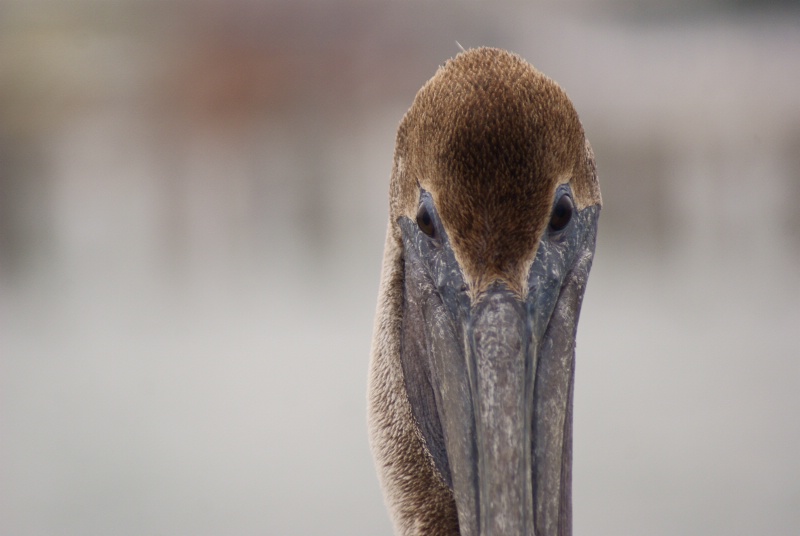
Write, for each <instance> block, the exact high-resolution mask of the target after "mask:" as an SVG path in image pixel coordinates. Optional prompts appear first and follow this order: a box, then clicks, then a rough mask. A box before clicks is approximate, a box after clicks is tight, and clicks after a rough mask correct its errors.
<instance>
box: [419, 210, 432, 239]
mask: <svg viewBox="0 0 800 536" xmlns="http://www.w3.org/2000/svg"><path fill="white" fill-rule="evenodd" d="M417 225H419V229H420V231H422V232H423V233H425V234H426V235H428V236H430V237H433V235H434V234H435V229H434V227H433V218H431V215H430V213H429V212H428V209H427V208H426V207H425V205H420V207H419V210H418V211H417Z"/></svg>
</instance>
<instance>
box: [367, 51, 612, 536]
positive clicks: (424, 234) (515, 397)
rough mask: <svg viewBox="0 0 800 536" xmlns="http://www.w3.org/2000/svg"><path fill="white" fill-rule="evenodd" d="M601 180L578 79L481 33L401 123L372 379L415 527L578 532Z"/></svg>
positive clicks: (399, 507) (422, 531) (394, 471)
mask: <svg viewBox="0 0 800 536" xmlns="http://www.w3.org/2000/svg"><path fill="white" fill-rule="evenodd" d="M600 205H601V198H600V190H599V186H598V182H597V176H596V172H595V164H594V156H593V154H592V150H591V148H590V146H589V143H588V142H587V141H586V137H585V135H584V132H583V127H582V126H581V123H580V121H579V119H578V114H577V113H576V112H575V109H574V108H573V106H572V103H571V102H570V100H569V99H568V98H567V95H566V94H565V93H564V91H563V90H562V89H561V88H560V87H559V86H558V85H557V84H556V83H555V82H553V81H552V80H550V79H549V78H547V77H546V76H544V75H543V74H541V73H540V72H539V71H537V70H536V69H534V68H533V67H532V66H531V65H530V64H528V63H526V62H525V61H524V60H523V59H521V58H520V57H518V56H516V55H513V54H510V53H508V52H505V51H502V50H497V49H489V48H480V49H473V50H468V51H466V52H463V53H461V54H459V55H458V56H456V57H455V58H454V59H452V60H450V61H448V62H447V63H446V64H445V65H443V66H442V67H440V68H439V70H438V71H437V72H436V74H435V75H434V77H433V78H431V79H430V80H429V81H428V82H427V83H426V84H425V86H423V88H422V89H421V90H420V91H419V93H417V96H416V98H415V99H414V103H413V104H412V106H411V108H410V109H409V110H408V112H407V113H406V115H405V117H404V118H403V120H402V122H401V124H400V127H399V129H398V133H397V145H396V149H395V156H394V166H393V169H392V178H391V186H390V206H389V226H388V231H387V236H386V249H385V253H384V261H383V275H382V279H381V289H380V296H379V302H378V312H377V315H376V320H375V334H374V339H373V348H372V359H371V364H370V385H369V425H370V441H371V446H372V450H373V454H374V457H375V460H376V466H377V469H378V473H379V478H380V481H381V484H382V487H383V490H384V496H385V499H386V502H387V505H388V507H389V510H390V512H391V515H392V519H393V522H394V525H395V529H396V532H397V534H403V535H417V534H419V535H433V534H442V535H445V534H447V535H451V534H452V535H457V534H461V535H474V536H478V535H480V536H516V535H534V534H535V535H538V536H555V535H562V536H563V535H569V534H571V523H572V522H571V518H572V513H571V467H572V390H573V378H574V357H575V334H576V329H577V323H578V314H579V312H580V307H581V301H582V298H583V293H584V289H585V287H586V280H587V278H588V275H589V269H590V267H591V264H592V256H593V252H594V245H595V236H596V228H597V218H598V214H599V210H600Z"/></svg>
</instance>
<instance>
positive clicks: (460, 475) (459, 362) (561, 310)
mask: <svg viewBox="0 0 800 536" xmlns="http://www.w3.org/2000/svg"><path fill="white" fill-rule="evenodd" d="M582 212H583V214H581V215H580V217H579V219H580V220H581V221H579V222H578V224H576V227H577V226H578V225H579V224H582V225H580V228H578V230H577V231H576V232H574V233H572V234H571V235H570V236H568V237H566V238H563V239H561V240H560V241H548V240H544V239H543V240H542V242H541V244H540V245H539V248H538V250H537V256H536V259H535V261H534V263H533V266H532V267H531V270H530V272H529V278H528V289H527V294H526V295H525V296H524V297H521V296H520V295H519V293H515V292H512V291H511V290H510V289H509V288H508V287H507V286H506V285H505V284H504V283H502V282H499V281H498V282H495V283H493V284H491V285H490V286H489V287H488V288H487V289H486V290H485V291H484V292H483V293H482V294H481V295H479V296H475V297H472V298H471V299H468V298H466V297H465V296H464V295H463V293H462V294H459V292H458V291H457V290H456V286H457V285H458V284H459V282H458V278H459V277H460V276H458V275H457V274H458V273H460V272H459V271H458V270H454V269H453V264H452V263H454V262H455V260H454V259H453V258H451V256H450V257H448V256H447V255H445V254H442V258H441V259H439V260H437V261H436V262H434V263H427V265H428V267H429V272H428V273H429V274H430V283H431V284H430V285H429V287H430V288H427V290H426V285H425V284H420V279H419V278H413V277H412V278H410V279H411V281H412V282H411V284H408V283H407V285H406V296H407V304H408V305H407V309H408V311H407V314H408V315H409V316H408V317H407V320H408V325H410V326H417V327H406V328H404V329H406V330H412V331H413V333H411V334H410V335H411V336H409V337H406V338H404V341H411V340H413V339H414V338H419V335H421V333H420V331H423V332H424V340H425V341H426V343H425V348H424V349H422V348H420V349H418V351H416V352H415V350H414V349H413V348H406V349H404V370H405V372H406V385H407V390H408V393H409V399H410V401H411V403H412V409H413V410H414V415H415V417H416V419H417V421H418V423H420V428H421V429H422V432H423V435H424V436H425V439H426V443H427V445H428V448H429V450H430V451H431V454H432V457H433V459H434V462H435V464H436V467H437V469H438V470H439V473H440V474H441V476H442V477H443V479H444V481H445V482H446V483H447V484H448V485H449V486H450V488H451V489H452V491H453V495H454V498H455V503H456V509H457V511H458V520H459V529H460V532H461V534H462V535H474V536H478V535H480V536H500V535H503V536H511V535H514V536H522V535H534V534H535V535H537V536H556V535H559V536H568V535H571V533H572V529H571V518H572V516H571V467H572V391H573V380H574V356H575V334H576V330H577V323H578V316H579V312H580V306H581V302H582V298H583V293H584V289H585V286H586V281H587V278H588V274H589V269H590V267H591V261H592V254H593V251H594V241H595V231H594V229H595V226H594V224H595V222H596V216H597V211H596V210H595V209H592V208H587V209H585V210H584V211H582ZM409 246H412V244H410V243H408V244H407V252H408V255H407V258H406V262H407V268H406V269H407V270H409V269H412V270H413V269H414V263H415V262H417V261H418V260H419V258H418V257H417V255H416V254H415V252H414V251H409V250H408V247H409ZM415 247H417V248H418V247H419V242H417V244H416V245H415ZM417 251H418V252H419V254H420V258H424V257H422V256H423V255H427V256H428V258H429V259H430V258H431V253H430V252H424V251H420V250H419V249H417ZM434 257H435V256H434ZM431 267H433V268H431ZM407 275H408V274H407ZM426 280H427V279H426ZM407 282H408V278H407ZM414 310H417V311H418V313H416V314H418V315H419V321H417V322H415V320H414V319H415V313H414ZM421 355H426V356H427V358H425V359H423V361H424V366H420V367H418V368H417V369H415V368H414V367H415V365H414V364H413V362H414V360H419V359H420V356H421ZM425 368H427V371H426V370H424V369H425ZM420 376H427V378H426V380H427V381H426V382H420V381H418V379H419V377H420ZM426 383H427V385H428V387H427V388H424V387H423V388H420V387H419V385H421V384H422V385H424V384H426Z"/></svg>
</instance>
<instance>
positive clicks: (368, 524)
mask: <svg viewBox="0 0 800 536" xmlns="http://www.w3.org/2000/svg"><path fill="white" fill-rule="evenodd" d="M46 5H47V6H49V7H50V9H49V11H48V10H45V11H40V10H38V8H37V9H34V8H29V7H25V6H26V5H25V4H24V3H10V2H9V3H6V4H4V6H3V7H4V8H5V14H6V16H5V18H4V21H3V22H0V29H1V30H2V32H0V125H1V126H0V134H1V135H0V162H1V163H2V164H0V168H2V169H0V189H1V190H0V307H2V309H0V345H1V346H0V351H1V352H2V354H1V355H2V361H1V362H0V534H3V535H6V534H8V535H15V536H27V535H53V534H63V535H81V536H85V535H106V534H115V535H125V534H130V535H143V534H153V535H155V534H196V535H205V534H207V535H212V534H267V535H295V534H296V535H307V534H365V535H366V534H385V535H388V534H390V533H391V527H390V523H389V520H388V517H387V514H386V511H385V509H384V506H383V503H382V499H381V496H380V490H379V487H378V484H377V480H376V477H375V474H374V469H373V467H372V461H371V457H370V454H369V449H368V446H367V432H366V423H365V419H366V417H365V411H366V408H365V405H366V404H365V390H366V373H367V363H368V358H369V355H368V354H369V346H370V337H371V329H372V315H373V312H374V307H375V301H376V296H377V285H378V275H379V270H380V260H381V253H382V251H381V249H382V247H383V236H384V232H385V228H386V209H387V185H388V178H389V171H390V166H391V158H392V150H393V145H394V133H395V128H396V126H397V123H398V122H399V120H400V118H401V116H402V114H403V112H404V110H405V108H406V107H407V106H408V105H409V104H410V102H411V100H412V99H413V96H414V92H415V91H416V89H417V88H418V87H419V86H421V85H422V83H423V82H424V81H425V79H426V78H427V77H428V76H430V75H431V74H433V72H434V70H435V68H436V66H437V65H438V64H439V63H441V62H442V61H443V60H444V59H446V58H447V57H449V56H452V55H453V54H455V53H457V51H458V49H457V46H456V45H455V41H456V40H458V41H459V43H461V44H462V45H463V46H465V47H468V46H474V45H478V44H489V45H495V46H503V47H507V48H510V49H512V50H514V51H516V52H519V53H520V54H522V55H523V56H524V57H526V58H527V59H528V60H530V61H531V62H532V63H534V64H535V65H537V66H538V67H539V68H541V69H542V70H543V71H545V72H546V73H548V74H549V75H550V76H552V77H553V78H555V79H556V80H558V81H559V82H560V83H561V84H562V85H563V86H564V87H565V88H566V89H567V91H568V92H569V94H570V95H571V97H572V98H573V100H574V102H575V105H576V107H577V108H578V110H579V112H580V114H581V117H582V119H583V122H584V125H585V127H586V131H587V135H588V136H589V139H590V140H591V141H592V143H593V145H594V148H595V152H596V154H597V159H598V164H599V169H600V177H601V186H602V189H603V196H604V202H605V206H604V208H603V212H602V214H601V220H600V225H601V227H600V235H599V242H598V246H597V255H596V259H595V265H594V268H593V272H592V276H591V278H590V282H589V287H588V291H587V294H586V298H585V301H584V308H583V313H582V316H581V321H580V329H579V338H578V358H577V359H578V365H577V366H578V369H577V378H576V387H575V393H576V394H575V440H574V444H575V461H574V464H575V465H574V470H573V473H574V498H573V500H574V511H575V520H574V525H575V533H576V534H578V535H581V534H596V535H605V534H607V535H612V534H613V535H620V534H631V535H640V534H647V535H674V534H682V535H683V534H687V535H688V534H704V535H705V534H720V535H722V534H724V535H737V534H741V535H751V534H785V535H792V534H798V533H800V457H798V456H797V452H799V451H800V420H799V419H798V417H797V414H798V409H800V359H799V358H800V343H799V342H798V335H797V333H798V329H799V328H800V307H799V306H798V299H799V298H800V270H798V263H799V262H800V215H799V214H800V212H798V209H797V207H798V204H800V98H798V95H800V59H798V58H800V23H798V22H797V21H800V17H798V16H797V15H798V13H797V12H783V11H772V12H756V11H739V12H733V13H729V12H725V11H719V12H717V11H713V10H712V11H708V12H699V13H695V12H692V11H685V12H679V13H677V14H673V13H662V12H656V13H655V14H653V13H650V12H649V11H648V10H646V9H645V10H643V11H641V10H640V11H636V10H634V11H633V12H631V11H630V10H628V9H627V8H626V7H625V6H624V5H622V4H619V3H613V2H610V3H608V4H605V5H607V6H608V7H609V8H613V9H609V11H607V12H601V11H599V10H598V11H596V12H589V13H588V14H586V13H583V10H584V7H583V6H584V4H581V3H580V2H574V3H571V4H570V5H571V6H572V8H571V9H567V10H565V12H564V13H562V14H557V13H555V12H554V10H553V9H552V8H547V7H541V8H524V7H521V6H516V5H509V6H506V7H504V8H502V9H499V10H492V11H490V10H488V8H486V7H482V6H480V5H473V4H470V5H468V6H466V7H464V5H460V4H459V5H457V4H454V3H447V4H444V5H441V6H438V7H435V6H432V5H423V4H411V5H409V6H407V7H401V6H399V5H394V4H391V5H389V4H376V6H375V7H369V8H367V7H364V6H353V5H350V4H340V5H339V6H338V7H337V8H333V7H325V6H326V4H322V3H308V2H306V3H302V4H299V5H300V6H301V7H296V8H293V7H291V6H292V4H275V3H268V4H265V5H264V6H262V7H257V6H254V5H251V4H248V3H244V2H241V3H240V2H236V3H229V4H217V3H214V2H207V3H203V4H200V7H199V8H198V9H197V11H195V12H193V13H192V14H191V15H189V14H186V13H184V12H182V11H181V10H180V9H178V7H180V6H181V4H175V5H174V6H173V7H171V8H170V7H158V8H156V7H155V6H149V7H136V4H128V3H125V2H123V3H116V4H113V5H110V7H106V8H103V9H99V8H96V7H93V8H91V9H89V8H88V7H87V6H89V4H81V3H72V4H70V6H71V7H72V8H74V9H65V8H63V7H62V8H57V5H56V4H46ZM184 7H185V6H184Z"/></svg>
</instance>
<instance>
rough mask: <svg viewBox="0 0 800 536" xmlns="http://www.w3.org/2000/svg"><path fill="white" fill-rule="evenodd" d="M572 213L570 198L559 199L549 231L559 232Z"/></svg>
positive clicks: (552, 215)
mask: <svg viewBox="0 0 800 536" xmlns="http://www.w3.org/2000/svg"><path fill="white" fill-rule="evenodd" d="M573 211H574V206H573V204H572V198H571V197H570V196H569V195H568V194H564V195H562V196H561V197H559V198H558V201H557V202H556V206H555V207H554V208H553V214H551V215H550V229H552V230H553V231H560V230H561V229H563V228H564V227H566V226H567V225H568V224H569V221H570V220H571V219H572V212H573ZM418 219H419V218H418Z"/></svg>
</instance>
